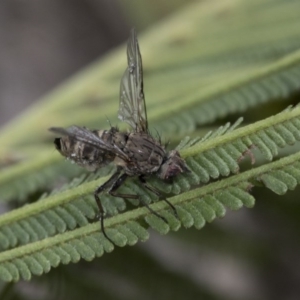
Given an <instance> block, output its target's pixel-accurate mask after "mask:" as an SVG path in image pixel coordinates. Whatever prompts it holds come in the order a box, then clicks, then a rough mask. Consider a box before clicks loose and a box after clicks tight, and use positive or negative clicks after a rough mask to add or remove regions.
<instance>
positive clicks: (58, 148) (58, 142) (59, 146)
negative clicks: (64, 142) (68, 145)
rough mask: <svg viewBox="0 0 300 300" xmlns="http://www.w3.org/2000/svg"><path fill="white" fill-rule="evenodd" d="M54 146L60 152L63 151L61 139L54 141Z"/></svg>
mask: <svg viewBox="0 0 300 300" xmlns="http://www.w3.org/2000/svg"><path fill="white" fill-rule="evenodd" d="M54 145H55V148H56V149H57V150H58V151H60V150H61V143H60V138H56V139H54Z"/></svg>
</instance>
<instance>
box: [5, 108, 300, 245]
mask: <svg viewBox="0 0 300 300" xmlns="http://www.w3.org/2000/svg"><path fill="white" fill-rule="evenodd" d="M238 123H239V121H238V122H237V123H236V124H234V125H233V126H232V128H235V127H236V125H237V124H238ZM299 130H300V106H297V107H295V108H292V107H289V108H288V109H286V110H285V111H283V112H281V113H279V114H278V115H276V116H273V117H270V118H268V119H266V120H264V121H260V122H256V123H254V124H252V125H248V126H245V127H243V128H240V129H235V130H233V131H232V130H231V127H229V125H226V126H224V127H221V129H219V130H217V131H216V132H215V133H214V134H211V135H208V136H207V137H205V138H204V139H203V140H200V141H197V140H196V141H195V142H193V143H196V144H194V145H192V146H191V147H190V148H187V149H183V150H182V151H181V154H182V156H183V157H184V158H185V159H186V162H187V165H188V167H189V168H190V170H191V173H189V174H184V175H180V176H178V177H177V178H176V179H175V180H174V183H173V184H172V185H169V184H167V183H165V182H162V181H161V180H159V179H158V178H150V179H149V183H150V184H152V185H153V186H156V187H157V188H158V189H159V190H161V191H163V192H165V193H173V194H179V193H182V192H185V191H188V190H190V189H191V188H192V187H193V186H196V185H198V184H199V183H207V182H209V180H210V178H214V179H217V178H219V177H220V176H228V175H230V173H233V174H235V173H237V172H238V171H239V161H240V160H241V159H242V158H243V157H244V156H245V155H247V154H249V155H250V156H252V155H253V154H252V152H251V151H252V148H253V147H257V148H258V149H259V150H260V151H261V153H262V154H263V155H264V156H265V157H266V158H267V159H268V160H272V158H273V157H274V155H277V153H278V147H284V146H286V145H287V144H293V143H294V142H295V141H296V140H299V139H300V135H299V133H298V132H299ZM265 135H267V137H268V138H267V139H266V138H261V137H264V136H265ZM278 141H280V142H278ZM101 172H103V170H102V171H101ZM98 176H99V174H98ZM96 177H97V174H94V175H91V176H90V177H89V178H88V179H87V180H86V181H85V182H84V183H83V184H81V185H80V186H75V187H74V186H73V188H71V187H69V189H68V190H66V191H64V192H62V193H59V194H55V195H52V196H50V197H48V198H46V199H42V200H41V201H38V202H36V203H33V204H31V205H30V206H25V207H22V208H20V209H17V210H14V211H12V212H10V213H7V214H4V215H2V216H0V226H1V227H0V241H1V243H0V245H1V246H2V250H4V249H8V248H10V247H13V246H15V245H16V244H26V243H29V242H35V241H37V240H40V239H44V238H46V237H48V236H52V235H54V234H56V233H62V232H64V231H66V230H70V229H71V230H73V229H74V228H76V227H77V226H84V225H86V224H87V223H88V220H89V219H93V218H95V216H96V214H97V206H96V204H95V201H94V199H93V197H92V194H93V191H94V190H95V189H96V188H97V187H98V186H100V185H101V184H102V183H104V182H105V181H106V180H107V179H108V178H109V177H108V176H105V177H101V178H99V179H96ZM120 192H123V193H134V194H137V195H139V196H140V197H142V198H143V199H144V201H146V202H147V203H151V202H152V201H154V200H156V197H155V195H153V194H152V193H150V192H146V191H145V190H144V189H143V188H142V187H141V186H140V185H139V184H138V183H136V182H135V181H128V182H126V183H125V185H124V186H122V187H121V188H120ZM102 199H103V200H102V201H103V204H104V207H106V209H107V211H108V212H109V214H111V215H114V214H117V213H118V212H120V211H122V210H124V209H125V203H124V201H123V200H122V199H118V198H115V197H110V196H108V195H103V196H102ZM137 203H138V202H137V201H136V202H135V204H137ZM49 224H50V225H49ZM161 225H162V224H161Z"/></svg>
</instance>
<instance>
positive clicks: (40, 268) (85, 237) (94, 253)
mask: <svg viewBox="0 0 300 300" xmlns="http://www.w3.org/2000/svg"><path fill="white" fill-rule="evenodd" d="M274 179H275V180H274ZM257 181H261V182H263V183H264V184H265V186H266V187H268V188H270V189H271V190H273V191H275V192H277V193H279V194H283V193H286V192H287V190H290V189H294V188H295V187H296V185H298V184H299V183H300V153H296V154H294V155H290V156H288V157H285V158H282V159H280V160H278V161H276V162H272V163H269V164H266V165H263V166H260V167H257V168H254V169H252V170H250V171H246V172H244V173H241V174H238V175H234V176H232V177H230V178H227V179H223V180H221V181H217V182H214V183H211V184H208V185H206V186H204V187H200V188H197V189H195V190H192V191H188V192H185V193H183V194H181V195H180V196H174V197H171V198H169V199H168V200H169V201H171V202H172V203H173V204H174V205H175V207H176V209H177V211H178V215H179V220H178V219H176V218H175V217H174V215H172V213H170V211H169V207H168V205H167V204H166V203H165V202H158V203H155V204H152V205H151V207H152V209H154V210H155V211H157V212H159V213H160V214H161V215H163V216H164V217H165V218H166V219H167V220H168V222H169V225H167V224H165V223H164V222H162V220H161V219H159V218H157V217H156V216H154V215H152V214H151V213H150V212H149V211H148V210H147V209H146V208H138V209H135V210H133V211H130V212H126V213H123V214H120V215H117V216H115V217H112V218H110V219H108V220H106V221H105V228H106V230H107V233H108V234H109V235H110V237H111V238H112V239H113V240H114V242H115V243H116V244H117V245H119V246H124V245H126V244H128V245H133V244H135V243H136V242H137V241H138V240H142V241H145V240H146V239H147V238H148V236H149V234H148V232H147V230H146V229H145V227H144V225H141V224H140V223H138V222H137V220H140V219H144V220H145V221H146V223H147V224H148V225H149V226H150V227H152V228H153V229H156V230H157V231H158V232H159V233H161V234H166V233H167V232H168V231H169V230H178V228H179V227H180V226H184V227H186V228H189V227H191V226H195V227H196V228H198V229H200V228H202V227H203V226H204V225H205V223H206V222H211V221H213V220H214V219H215V218H216V217H223V216H224V215H225V212H226V209H225V207H227V208H230V209H231V210H237V209H240V208H241V207H242V206H246V207H252V206H253V205H254V198H253V197H252V196H251V195H250V194H249V190H250V189H251V188H252V186H253V182H257ZM99 229H100V227H99V223H98V222H96V223H95V224H88V225H85V226H83V227H81V228H79V229H75V230H73V231H71V232H65V233H62V234H58V235H56V236H55V237H50V238H47V239H44V240H43V241H39V242H35V243H31V244H28V245H25V246H22V247H19V248H16V249H12V250H9V251H5V252H3V253H1V254H0V278H1V279H2V280H5V281H18V280H19V279H21V278H22V279H25V280H29V279H30V278H31V276H32V274H33V275H40V274H42V273H44V272H48V271H49V270H50V269H51V268H52V267H57V266H58V265H59V264H61V263H63V264H68V263H70V262H77V261H78V260H79V259H81V258H82V259H85V260H88V261H90V260H93V259H94V258H95V257H98V256H102V255H103V253H104V252H111V251H112V250H113V245H112V244H111V243H110V242H109V241H108V240H107V239H106V238H105V237H104V236H103V234H102V233H100V232H99Z"/></svg>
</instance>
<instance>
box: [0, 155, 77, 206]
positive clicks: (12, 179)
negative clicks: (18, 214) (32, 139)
mask: <svg viewBox="0 0 300 300" xmlns="http://www.w3.org/2000/svg"><path fill="white" fill-rule="evenodd" d="M80 173H82V170H80V169H79V168H78V167H75V166H74V167H73V166H69V167H68V168H66V167H65V162H64V161H62V160H61V157H60V156H59V155H57V153H54V152H53V151H51V152H50V151H44V152H43V153H42V154H40V155H37V156H35V157H33V158H31V159H27V160H25V161H23V162H20V163H18V164H16V165H13V166H11V167H7V168H6V169H5V171H3V172H1V173H0V195H1V198H0V201H1V202H4V201H8V200H12V199H13V200H17V201H20V202H22V201H24V200H26V199H27V197H28V195H29V194H31V193H34V192H36V191H39V190H42V189H46V188H47V187H49V186H52V184H51V183H53V182H54V181H55V179H57V174H63V177H64V178H72V177H75V176H78V175H79V174H80Z"/></svg>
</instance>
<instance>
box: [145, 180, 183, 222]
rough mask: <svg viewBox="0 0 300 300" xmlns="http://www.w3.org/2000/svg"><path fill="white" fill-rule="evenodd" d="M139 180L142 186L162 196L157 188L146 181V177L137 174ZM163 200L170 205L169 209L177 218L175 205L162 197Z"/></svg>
mask: <svg viewBox="0 0 300 300" xmlns="http://www.w3.org/2000/svg"><path fill="white" fill-rule="evenodd" d="M139 180H140V182H141V183H142V184H143V186H144V187H145V188H146V189H147V190H149V191H150V192H152V193H153V194H155V195H156V196H158V197H159V198H160V197H162V194H161V193H160V191H159V190H157V189H156V188H154V187H153V186H151V185H149V184H148V183H147V182H146V179H145V177H144V176H143V175H141V176H139ZM162 200H163V201H165V202H166V203H167V204H168V205H169V206H170V207H171V209H172V210H173V212H174V215H175V217H176V218H177V219H179V217H178V213H177V210H176V208H175V206H174V205H173V204H172V203H171V202H170V201H168V200H167V199H165V198H163V199H162Z"/></svg>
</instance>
